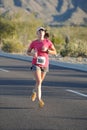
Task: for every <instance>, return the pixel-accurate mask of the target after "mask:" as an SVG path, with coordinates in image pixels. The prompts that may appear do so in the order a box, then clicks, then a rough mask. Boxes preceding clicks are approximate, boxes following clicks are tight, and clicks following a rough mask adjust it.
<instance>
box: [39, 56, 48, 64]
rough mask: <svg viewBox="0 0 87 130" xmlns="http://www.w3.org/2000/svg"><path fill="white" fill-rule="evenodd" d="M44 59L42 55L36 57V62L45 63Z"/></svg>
mask: <svg viewBox="0 0 87 130" xmlns="http://www.w3.org/2000/svg"><path fill="white" fill-rule="evenodd" d="M45 62H46V59H45V57H43V56H38V57H37V64H41V65H45Z"/></svg>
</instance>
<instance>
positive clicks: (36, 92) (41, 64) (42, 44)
mask: <svg viewBox="0 0 87 130" xmlns="http://www.w3.org/2000/svg"><path fill="white" fill-rule="evenodd" d="M36 33H37V37H38V38H37V39H36V40H34V41H32V42H31V44H30V45H29V47H28V50H27V54H28V55H29V56H32V57H33V58H32V67H31V69H32V71H33V74H34V78H35V81H36V84H35V88H34V89H33V91H32V95H31V99H32V101H35V100H36V98H37V99H38V101H39V107H41V108H42V107H43V106H44V105H45V103H44V101H43V100H42V91H41V86H42V82H43V80H44V78H45V76H46V73H47V72H48V70H49V54H52V55H56V54H57V52H56V49H55V47H54V45H53V43H52V42H51V41H50V40H49V39H48V37H49V34H48V33H47V30H46V29H45V28H44V27H39V28H38V29H37V31H36Z"/></svg>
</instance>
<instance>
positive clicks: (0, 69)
mask: <svg viewBox="0 0 87 130" xmlns="http://www.w3.org/2000/svg"><path fill="white" fill-rule="evenodd" d="M0 71H4V72H9V71H8V70H5V69H2V68H0Z"/></svg>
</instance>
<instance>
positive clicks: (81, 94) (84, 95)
mask: <svg viewBox="0 0 87 130" xmlns="http://www.w3.org/2000/svg"><path fill="white" fill-rule="evenodd" d="M66 91H68V92H71V93H75V94H77V95H80V96H83V97H87V95H86V94H83V93H80V92H77V91H74V90H70V89H66Z"/></svg>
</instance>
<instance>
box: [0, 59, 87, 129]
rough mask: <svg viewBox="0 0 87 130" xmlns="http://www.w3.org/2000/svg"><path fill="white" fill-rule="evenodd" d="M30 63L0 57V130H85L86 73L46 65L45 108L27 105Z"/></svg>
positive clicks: (30, 88) (86, 113)
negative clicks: (47, 68)
mask: <svg viewBox="0 0 87 130" xmlns="http://www.w3.org/2000/svg"><path fill="white" fill-rule="evenodd" d="M29 68H30V62H25V61H20V60H13V59H10V58H7V59H6V58H2V57H0V130H87V72H82V71H76V70H72V69H66V68H62V67H57V66H52V65H50V72H49V73H48V74H47V76H46V78H45V81H44V83H43V87H42V91H43V99H44V101H45V107H44V108H43V109H40V108H39V107H38V101H36V102H31V100H30V95H31V91H32V88H33V84H34V82H35V81H34V80H33V79H32V73H31V71H30V69H29Z"/></svg>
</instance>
